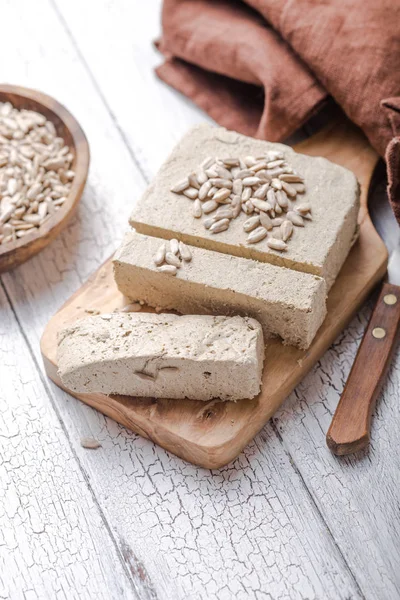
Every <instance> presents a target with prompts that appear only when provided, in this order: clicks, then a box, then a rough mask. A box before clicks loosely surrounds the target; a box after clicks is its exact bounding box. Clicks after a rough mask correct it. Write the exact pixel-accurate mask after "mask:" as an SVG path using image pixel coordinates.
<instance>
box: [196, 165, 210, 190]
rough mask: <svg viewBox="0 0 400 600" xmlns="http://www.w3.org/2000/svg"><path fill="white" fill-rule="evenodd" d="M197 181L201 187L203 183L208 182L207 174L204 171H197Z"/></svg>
mask: <svg viewBox="0 0 400 600" xmlns="http://www.w3.org/2000/svg"><path fill="white" fill-rule="evenodd" d="M196 179H197V182H198V184H199V186H201V185H203V183H205V182H206V181H207V180H208V177H207V174H206V173H205V172H204V171H203V169H199V170H198V171H196Z"/></svg>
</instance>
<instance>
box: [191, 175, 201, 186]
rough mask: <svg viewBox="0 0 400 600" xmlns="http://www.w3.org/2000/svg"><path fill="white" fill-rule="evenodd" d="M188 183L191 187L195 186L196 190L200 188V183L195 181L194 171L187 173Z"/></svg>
mask: <svg viewBox="0 0 400 600" xmlns="http://www.w3.org/2000/svg"><path fill="white" fill-rule="evenodd" d="M189 183H190V185H191V187H193V188H195V189H196V190H199V189H200V183H199V182H198V181H197V177H196V173H191V174H190V175H189Z"/></svg>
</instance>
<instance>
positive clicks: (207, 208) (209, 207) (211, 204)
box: [202, 199, 218, 215]
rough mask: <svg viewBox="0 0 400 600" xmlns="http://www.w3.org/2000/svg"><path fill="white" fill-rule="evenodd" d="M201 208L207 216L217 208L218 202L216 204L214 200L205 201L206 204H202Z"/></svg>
mask: <svg viewBox="0 0 400 600" xmlns="http://www.w3.org/2000/svg"><path fill="white" fill-rule="evenodd" d="M202 208H203V213H204V214H206V215H208V214H209V213H211V212H213V210H215V209H216V208H218V202H216V201H215V200H214V199H212V200H207V202H204V204H203V207H202Z"/></svg>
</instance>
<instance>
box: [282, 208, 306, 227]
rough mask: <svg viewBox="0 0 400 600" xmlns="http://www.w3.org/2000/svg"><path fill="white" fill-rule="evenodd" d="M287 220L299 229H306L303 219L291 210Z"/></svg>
mask: <svg viewBox="0 0 400 600" xmlns="http://www.w3.org/2000/svg"><path fill="white" fill-rule="evenodd" d="M286 218H287V219H289V221H291V222H292V223H293V225H297V227H304V221H303V217H302V216H301V215H299V213H297V212H294V211H293V210H289V212H287V213H286Z"/></svg>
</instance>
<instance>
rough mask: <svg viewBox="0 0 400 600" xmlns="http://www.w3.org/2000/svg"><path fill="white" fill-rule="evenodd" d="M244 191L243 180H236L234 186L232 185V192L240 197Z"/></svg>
mask: <svg viewBox="0 0 400 600" xmlns="http://www.w3.org/2000/svg"><path fill="white" fill-rule="evenodd" d="M242 191H243V182H242V180H241V179H235V180H234V182H233V184H232V192H233V193H234V194H238V195H239V196H240V194H241V193H242Z"/></svg>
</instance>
